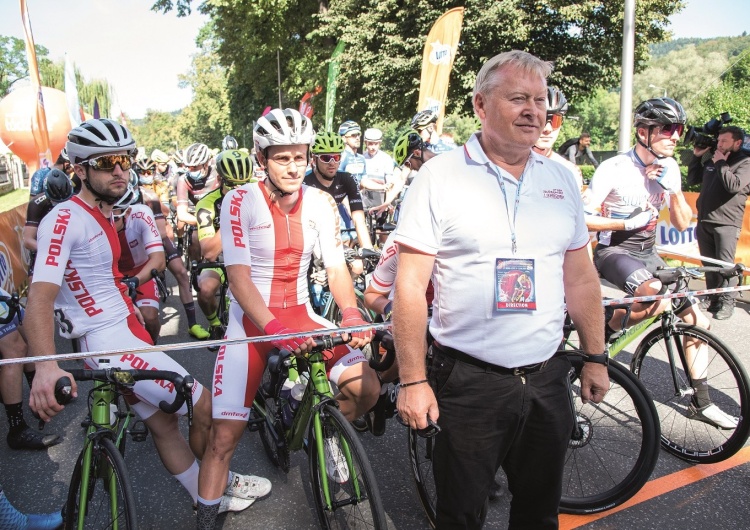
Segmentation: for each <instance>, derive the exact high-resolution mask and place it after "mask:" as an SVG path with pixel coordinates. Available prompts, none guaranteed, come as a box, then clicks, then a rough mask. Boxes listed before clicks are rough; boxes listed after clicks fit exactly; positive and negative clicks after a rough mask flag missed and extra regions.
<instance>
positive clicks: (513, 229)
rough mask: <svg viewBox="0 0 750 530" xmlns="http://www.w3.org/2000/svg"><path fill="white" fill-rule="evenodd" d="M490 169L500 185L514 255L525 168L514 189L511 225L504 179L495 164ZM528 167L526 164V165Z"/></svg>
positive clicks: (516, 248) (516, 246) (516, 247)
mask: <svg viewBox="0 0 750 530" xmlns="http://www.w3.org/2000/svg"><path fill="white" fill-rule="evenodd" d="M490 164H491V165H492V167H494V168H495V172H496V173H497V175H496V176H497V182H498V183H499V184H500V190H501V191H502V192H503V204H504V205H505V215H506V216H507V218H508V228H509V229H510V242H511V247H510V248H511V251H512V252H513V255H515V254H516V250H518V245H517V244H516V216H517V215H518V204H519V203H520V202H521V185H522V184H523V176H524V174H525V173H526V167H524V169H523V173H521V176H520V177H519V178H518V186H517V187H516V200H515V204H514V205H513V222H512V223H511V220H510V208H508V195H507V192H506V191H505V179H504V178H503V175H502V173H500V168H499V167H497V166H496V165H495V164H492V163H491V162H490ZM526 165H527V166H528V162H527V163H526Z"/></svg>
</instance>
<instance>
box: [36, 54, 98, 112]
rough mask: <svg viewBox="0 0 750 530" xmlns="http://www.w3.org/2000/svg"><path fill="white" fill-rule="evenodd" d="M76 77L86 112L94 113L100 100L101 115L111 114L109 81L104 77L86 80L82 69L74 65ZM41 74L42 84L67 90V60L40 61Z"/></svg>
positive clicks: (79, 96) (80, 101) (80, 98)
mask: <svg viewBox="0 0 750 530" xmlns="http://www.w3.org/2000/svg"><path fill="white" fill-rule="evenodd" d="M73 69H74V72H75V78H76V89H77V90H78V101H79V103H80V104H81V106H82V107H83V110H84V112H87V113H89V114H91V115H93V114H94V101H98V102H99V109H100V110H101V116H102V117H103V118H104V117H107V116H109V109H110V108H111V107H110V106H111V104H112V103H111V102H112V95H111V94H112V91H111V89H110V86H109V83H108V82H107V81H106V80H104V79H92V80H91V81H86V80H85V79H84V78H83V74H81V72H80V70H78V68H77V67H75V66H74V67H73ZM39 75H40V77H41V78H42V85H44V86H48V87H51V88H56V89H57V90H62V91H65V61H64V60H59V61H56V62H52V61H49V60H45V61H40V63H39Z"/></svg>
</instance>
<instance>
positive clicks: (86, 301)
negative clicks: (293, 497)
mask: <svg viewBox="0 0 750 530" xmlns="http://www.w3.org/2000/svg"><path fill="white" fill-rule="evenodd" d="M67 148H68V153H69V155H70V157H71V162H72V163H73V164H74V169H75V172H76V174H77V175H78V176H79V178H80V179H81V180H82V181H83V184H84V185H83V187H82V190H81V193H80V194H79V195H77V196H74V197H73V198H72V199H70V200H69V201H66V202H64V203H60V204H58V205H57V206H56V207H55V208H54V209H53V210H52V211H51V212H50V214H49V215H47V216H46V217H45V218H44V220H43V221H42V222H41V224H40V226H39V232H38V258H37V267H36V271H35V274H34V280H33V283H32V285H31V288H30V291H29V297H28V307H27V318H26V327H27V329H28V330H29V333H28V335H29V351H30V353H32V354H33V355H35V356H39V355H49V354H52V353H54V352H55V343H54V324H53V320H52V314H53V311H54V315H55V318H56V320H57V323H58V327H59V329H60V334H61V335H62V336H63V337H65V338H78V339H79V341H80V344H81V348H82V349H83V350H84V351H101V350H108V349H111V348H112V347H113V346H116V347H117V348H118V349H119V348H139V347H143V346H148V345H150V344H151V340H150V337H149V335H148V333H147V332H146V330H145V328H144V327H143V325H142V322H140V321H139V317H138V313H137V310H135V309H134V307H133V304H132V302H131V300H130V298H129V297H128V296H127V292H126V291H127V287H126V286H125V285H124V284H123V283H122V282H121V281H120V280H121V279H122V274H121V273H120V271H119V269H118V267H117V261H118V259H119V258H120V254H121V250H120V244H119V241H118V238H117V233H116V231H115V228H114V225H113V223H112V215H111V214H112V205H113V204H114V203H115V202H116V201H117V200H118V198H119V197H120V196H121V195H123V193H124V191H125V190H126V188H127V185H128V180H129V173H128V170H129V169H130V167H131V165H132V163H133V162H132V154H133V150H134V149H135V142H134V141H133V138H132V136H131V135H130V132H129V131H128V130H127V129H126V128H125V127H123V126H121V125H120V124H118V123H117V122H114V121H111V120H107V119H102V120H89V121H86V122H84V123H82V124H81V125H80V126H78V127H76V128H75V129H73V130H72V131H71V132H70V133H69V134H68V143H67ZM113 337H116V342H115V341H113ZM109 361H110V362H109V366H111V367H115V368H138V369H157V370H170V371H174V372H178V373H180V374H183V375H184V374H186V373H187V371H186V370H185V369H184V368H183V367H182V366H180V365H179V364H178V363H177V362H175V361H174V360H173V359H172V358H170V357H169V356H168V355H166V354H165V353H162V352H155V353H149V354H123V355H116V356H112V357H110V358H109ZM98 364H99V359H97V358H88V359H86V366H88V367H91V368H96V367H97V366H98ZM64 376H67V377H69V378H70V380H71V381H72V383H73V388H72V390H73V396H74V397H75V396H77V394H78V386H77V384H76V382H75V380H74V379H73V377H72V376H71V374H70V373H68V372H65V371H64V370H62V369H61V368H60V367H59V366H58V365H57V362H55V361H46V362H40V363H37V375H36V378H35V379H34V383H33V386H32V389H31V399H30V404H31V408H32V409H33V410H34V411H36V412H37V413H38V414H39V416H40V417H41V418H42V419H43V420H45V421H49V420H50V419H51V418H52V417H53V416H55V415H56V414H57V413H59V412H60V411H61V410H62V409H63V408H64V407H63V406H62V405H60V404H58V403H57V401H56V400H55V397H54V387H55V383H56V382H57V380H58V379H60V378H61V377H64ZM203 390H204V389H203V386H202V385H200V384H199V383H198V382H197V381H196V384H195V387H194V390H193V400H194V403H195V408H194V413H195V415H194V420H193V424H192V425H191V428H190V434H191V436H190V445H188V443H187V441H186V440H185V438H184V437H183V436H182V434H181V432H180V430H179V428H178V423H177V420H178V416H177V415H175V414H165V413H164V412H162V411H161V410H160V409H159V407H158V403H159V402H160V401H162V400H166V401H168V402H171V401H173V396H172V395H171V394H172V393H173V392H174V389H173V388H171V386H170V385H165V386H162V385H161V384H159V383H158V382H156V381H139V382H137V383H136V384H135V386H134V388H133V394H134V397H135V398H136V401H137V402H136V403H134V404H133V409H134V410H135V411H136V412H137V413H138V415H139V416H140V417H141V418H142V419H143V420H144V422H145V423H146V425H147V426H148V427H149V430H150V432H151V434H152V436H153V440H154V443H155V445H156V447H157V450H158V452H159V456H160V458H161V459H162V462H163V464H164V467H165V468H166V469H167V470H168V471H169V472H170V473H171V474H172V475H173V476H174V477H175V478H176V479H177V480H178V481H179V482H180V483H181V484H182V486H183V487H184V488H185V489H186V490H188V492H189V493H190V495H191V497H192V498H193V500H194V501H195V500H196V499H197V493H198V491H197V490H198V462H197V460H196V457H198V458H201V457H202V456H203V452H204V450H205V447H206V441H207V434H208V429H209V427H210V424H211V396H210V393H209V392H204V391H203ZM179 413H180V414H185V413H186V406H183V407H182V409H181V410H180V411H179ZM191 450H192V451H191ZM226 479H227V484H228V487H227V489H226V492H225V493H226V499H225V501H224V502H223V507H224V509H225V511H226V510H231V511H238V510H242V509H245V508H247V507H248V506H250V504H252V502H253V501H254V500H255V498H257V497H259V496H263V495H266V494H267V493H268V492H269V491H270V487H271V485H270V482H268V481H266V480H265V479H260V478H259V477H244V476H242V475H236V474H233V473H232V474H228V475H227V477H226Z"/></svg>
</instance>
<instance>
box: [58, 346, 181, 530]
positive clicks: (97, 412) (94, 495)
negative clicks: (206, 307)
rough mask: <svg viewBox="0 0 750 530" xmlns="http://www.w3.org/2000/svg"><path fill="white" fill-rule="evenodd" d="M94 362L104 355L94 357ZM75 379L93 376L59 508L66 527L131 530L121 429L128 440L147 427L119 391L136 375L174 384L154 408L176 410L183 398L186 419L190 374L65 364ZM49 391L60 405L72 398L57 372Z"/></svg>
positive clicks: (132, 517) (133, 520)
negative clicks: (79, 445) (79, 443)
mask: <svg viewBox="0 0 750 530" xmlns="http://www.w3.org/2000/svg"><path fill="white" fill-rule="evenodd" d="M99 362H100V365H101V364H104V362H106V359H100V360H99ZM68 371H69V372H70V373H71V375H73V377H74V378H75V379H76V380H77V381H79V382H80V381H94V385H93V388H92V389H91V390H90V391H89V393H88V398H87V407H88V416H87V419H86V421H85V422H84V425H86V437H85V439H84V445H83V449H82V451H81V453H80V455H79V456H78V459H77V460H76V464H75V467H74V468H73V475H72V476H71V479H70V485H69V489H68V496H67V499H66V501H65V505H64V508H63V519H64V528H65V529H66V530H73V529H75V530H84V529H91V530H93V529H97V530H98V529H102V528H112V529H121V530H135V529H137V527H138V521H137V518H136V517H137V514H136V502H135V498H134V496H133V491H132V487H131V484H130V479H129V476H128V471H127V467H126V465H125V460H124V455H125V442H126V439H127V435H130V436H131V438H132V439H133V441H136V442H142V441H144V440H145V439H146V436H147V434H148V429H147V428H146V426H145V424H144V423H143V422H142V421H141V420H137V419H136V418H137V417H136V415H135V413H134V412H133V411H132V410H131V409H130V407H129V405H128V403H127V401H126V398H125V396H126V395H127V394H129V393H130V391H131V390H132V388H133V386H134V385H135V383H136V381H143V380H155V381H162V382H164V384H167V383H169V384H171V385H173V387H174V391H175V399H174V401H173V402H172V403H167V402H166V401H162V402H161V403H160V404H159V408H160V409H161V410H163V411H164V412H165V413H167V414H172V413H174V412H177V411H178V410H179V409H180V408H181V407H182V405H183V404H184V403H186V404H187V409H188V418H189V419H190V421H192V416H193V402H192V388H193V386H194V384H195V381H194V379H193V377H192V376H190V375H186V376H184V377H183V376H182V375H180V374H178V373H176V372H169V371H162V370H121V369H119V368H100V369H96V370H88V369H86V370H84V369H71V370H68ZM55 397H56V399H57V401H58V402H59V403H60V404H62V405H64V404H66V403H69V402H70V401H71V400H72V396H71V382H70V379H69V378H68V377H62V378H60V379H59V380H58V381H57V383H56V385H55Z"/></svg>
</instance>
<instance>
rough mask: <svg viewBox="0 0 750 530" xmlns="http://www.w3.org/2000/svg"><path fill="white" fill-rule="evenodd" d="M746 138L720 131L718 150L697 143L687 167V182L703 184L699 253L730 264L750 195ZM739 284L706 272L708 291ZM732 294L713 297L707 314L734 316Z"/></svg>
mask: <svg viewBox="0 0 750 530" xmlns="http://www.w3.org/2000/svg"><path fill="white" fill-rule="evenodd" d="M744 136H745V135H744V132H743V130H742V129H740V128H739V127H734V126H728V127H723V128H721V130H719V133H718V137H717V140H716V145H715V147H711V146H704V145H699V144H698V143H696V145H695V147H694V148H693V157H692V159H691V160H690V164H689V166H688V182H689V183H690V184H697V183H699V182H700V183H701V191H700V195H699V196H698V227H697V229H696V236H697V238H698V248H699V249H700V253H701V255H702V256H706V257H709V258H714V259H720V260H722V261H727V262H730V263H734V253H735V250H736V249H737V241H738V240H739V238H740V230H741V228H742V218H743V216H744V215H745V200H746V199H747V195H748V192H750V157H748V156H747V155H746V154H744V153H743V152H742V151H741V150H740V149H741V147H742V141H743V139H744ZM711 149H715V150H714V152H713V156H711V157H710V158H709V157H708V155H707V154H708V153H709V151H711ZM705 265H709V264H708V263H705ZM737 282H738V279H737V278H733V279H731V280H725V279H723V278H722V277H721V276H720V275H719V274H716V273H706V288H708V289H714V288H717V287H730V286H731V287H733V286H735V285H737ZM733 294H734V293H724V294H721V295H714V296H713V297H712V298H711V300H710V305H709V306H708V311H709V312H710V313H713V314H714V318H715V319H717V320H725V319H727V318H729V317H731V316H732V313H733V312H734V300H735V297H734V296H733Z"/></svg>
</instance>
